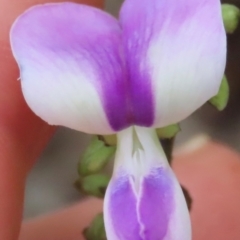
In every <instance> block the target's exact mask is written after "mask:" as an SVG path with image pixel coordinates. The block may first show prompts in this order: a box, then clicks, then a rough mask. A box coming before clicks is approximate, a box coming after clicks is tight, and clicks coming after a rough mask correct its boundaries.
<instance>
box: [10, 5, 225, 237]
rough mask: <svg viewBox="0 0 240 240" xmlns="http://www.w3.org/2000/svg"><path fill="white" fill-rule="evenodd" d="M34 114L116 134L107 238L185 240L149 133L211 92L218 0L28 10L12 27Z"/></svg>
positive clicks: (177, 201) (175, 198) (176, 200)
mask: <svg viewBox="0 0 240 240" xmlns="http://www.w3.org/2000/svg"><path fill="white" fill-rule="evenodd" d="M10 35H11V36H10V38H11V46H12V50H13V54H14V57H15V59H16V61H17V63H18V65H19V68H20V72H21V85H22V91H23V94H24V97H25V99H26V101H27V103H28V105H29V106H30V108H31V109H32V110H33V111H34V112H35V113H36V114H37V115H38V116H39V117H41V118H42V119H43V120H45V121H47V122H48V123H49V124H52V125H61V126H66V127H69V128H72V129H76V130H79V131H83V132H86V133H91V134H111V133H117V135H118V148H117V154H116V159H115V167H114V173H113V176H112V180H111V182H110V184H109V187H108V190H107V194H106V198H105V203H104V218H105V224H106V231H107V237H108V239H109V240H190V239H191V226H190V218H189V213H188V210H187V206H186V203H185V200H184V197H183V194H182V191H181V188H180V186H179V184H178V181H177V180H176V178H175V176H174V174H173V172H172V170H171V169H170V167H169V165H168V163H167V160H166V157H165V154H164V152H163V150H162V148H161V145H160V143H159V141H158V138H157V135H156V132H155V130H154V128H157V127H163V126H166V125H170V124H172V123H177V122H179V121H181V120H183V119H184V118H186V117H187V116H189V115H190V114H191V113H193V112H194V111H195V110H196V109H198V108H199V107H200V106H202V105H203V104H204V103H205V102H206V101H208V100H209V99H210V98H211V97H212V96H214V95H215V94H217V92H218V89H219V86H220V83H221V79H222V76H223V73H224V68H225V61H226V36H225V30H224V27H223V22H222V16H221V5H220V1H219V0H125V2H124V4H123V7H122V9H121V12H120V20H119V21H118V20H117V19H115V18H114V17H112V16H110V15H109V14H107V13H105V12H103V11H101V10H98V9H96V8H93V7H89V6H86V5H81V4H74V3H69V2H68V3H67V2H66V3H58V4H45V5H39V6H36V7H33V8H31V9H29V10H28V11H26V12H25V13H24V14H22V15H21V16H20V17H19V18H18V19H17V20H16V21H15V23H14V25H13V27H12V29H11V34H10Z"/></svg>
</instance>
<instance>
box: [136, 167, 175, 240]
mask: <svg viewBox="0 0 240 240" xmlns="http://www.w3.org/2000/svg"><path fill="white" fill-rule="evenodd" d="M141 195H142V198H141V200H140V205H139V210H138V211H139V213H140V215H141V217H140V218H141V224H142V226H144V227H143V231H142V236H144V237H143V239H144V240H161V239H164V237H165V235H166V234H167V231H168V230H169V221H170V217H171V214H172V213H173V211H174V202H173V201H174V193H173V182H172V179H171V177H170V173H169V170H168V169H164V168H158V169H154V170H152V171H151V173H150V175H148V176H147V177H145V178H144V180H143V184H142V194H141Z"/></svg>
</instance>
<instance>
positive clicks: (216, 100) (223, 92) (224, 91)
mask: <svg viewBox="0 0 240 240" xmlns="http://www.w3.org/2000/svg"><path fill="white" fill-rule="evenodd" d="M228 100H229V85H228V81H227V78H226V76H225V75H224V77H223V79H222V83H221V86H220V89H219V92H218V94H217V95H216V96H215V97H213V98H211V99H210V100H209V102H210V103H211V104H212V105H213V106H214V107H216V108H217V110H219V111H222V110H224V108H225V107H226V106H227V103H228Z"/></svg>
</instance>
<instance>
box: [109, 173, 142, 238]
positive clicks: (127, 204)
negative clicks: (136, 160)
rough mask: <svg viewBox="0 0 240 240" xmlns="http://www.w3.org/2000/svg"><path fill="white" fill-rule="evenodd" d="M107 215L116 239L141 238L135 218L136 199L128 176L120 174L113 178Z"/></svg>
mask: <svg viewBox="0 0 240 240" xmlns="http://www.w3.org/2000/svg"><path fill="white" fill-rule="evenodd" d="M109 187H110V188H111V193H110V196H109V198H110V201H109V214H110V215H111V216H109V217H110V218H111V220H112V225H113V227H114V232H115V234H116V235H117V237H118V240H142V238H141V237H140V235H139V234H140V226H139V223H138V219H137V209H136V204H137V199H136V196H135V194H134V192H133V189H132V186H131V184H130V181H129V176H127V175H122V176H120V177H119V178H117V179H116V180H113V182H112V183H111V185H110V186H109Z"/></svg>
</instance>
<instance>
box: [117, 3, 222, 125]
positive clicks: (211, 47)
mask: <svg viewBox="0 0 240 240" xmlns="http://www.w3.org/2000/svg"><path fill="white" fill-rule="evenodd" d="M120 22H121V25H122V28H123V37H124V48H125V54H126V58H127V63H128V65H127V66H128V72H129V76H130V82H131V85H130V87H131V89H130V92H131V101H132V103H133V109H134V110H133V111H134V115H136V116H137V119H136V120H137V121H136V123H137V124H139V125H144V126H145V125H147V124H146V123H147V122H144V119H145V118H146V116H145V115H144V113H145V114H146V113H148V114H149V116H150V117H151V118H152V123H153V124H152V126H154V127H162V126H166V125H169V124H172V123H176V122H179V121H181V120H182V119H184V118H186V117H187V116H188V115H190V114H191V113H192V112H193V111H195V110H196V109H197V108H199V107H200V106H201V105H203V104H204V103H205V102H206V101H207V100H209V99H210V98H211V97H212V96H214V95H216V94H217V92H218V89H219V86H220V84H221V79H222V76H223V73H224V68H225V61H226V34H225V30H224V26H223V21H222V16H221V5H220V1H219V0H208V1H206V0H195V1H192V0H152V1H148V0H141V1H139V0H126V1H125V3H124V5H123V7H122V10H121V14H120ZM145 95H146V96H147V97H145ZM146 103H147V104H146ZM150 122H151V121H149V122H148V123H150Z"/></svg>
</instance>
